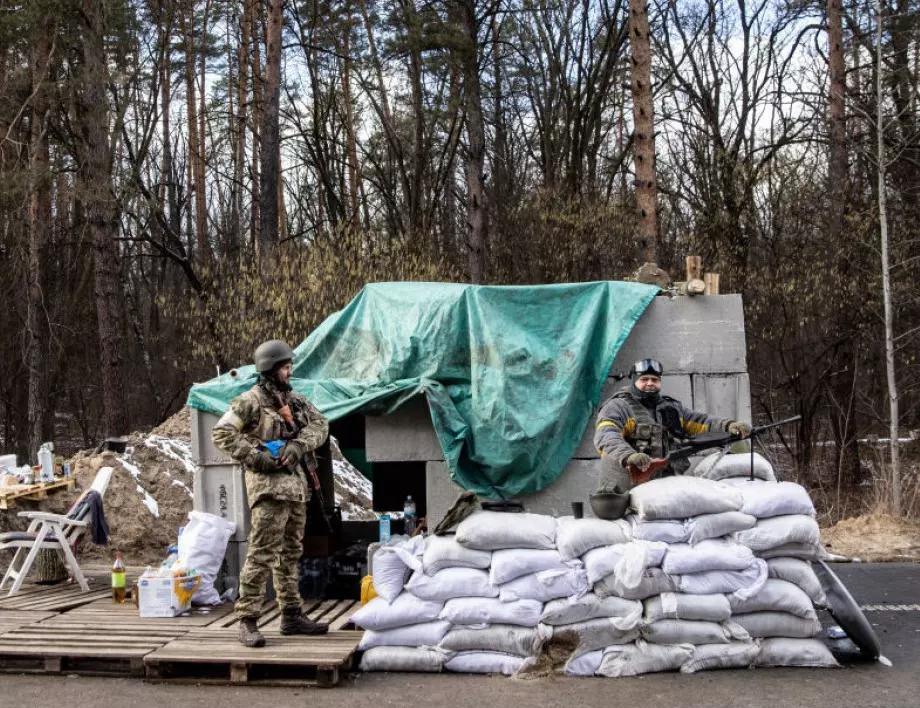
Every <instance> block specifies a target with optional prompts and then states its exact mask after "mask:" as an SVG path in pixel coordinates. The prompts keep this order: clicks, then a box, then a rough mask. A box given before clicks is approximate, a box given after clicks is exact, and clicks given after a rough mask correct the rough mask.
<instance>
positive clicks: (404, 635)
mask: <svg viewBox="0 0 920 708" xmlns="http://www.w3.org/2000/svg"><path fill="white" fill-rule="evenodd" d="M448 629H450V622H444V621H442V620H436V621H434V622H423V623H422V624H411V625H409V626H408V627H396V628H395V629H384V630H381V631H379V632H375V631H373V630H370V629H369V630H367V631H366V632H365V633H364V634H363V635H361V643H360V644H358V650H359V651H365V650H367V649H372V648H373V647H433V646H437V645H438V643H439V642H440V641H441V640H442V639H443V638H444V635H445V634H447V630H448Z"/></svg>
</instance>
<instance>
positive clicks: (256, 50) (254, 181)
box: [246, 0, 263, 247]
mask: <svg viewBox="0 0 920 708" xmlns="http://www.w3.org/2000/svg"><path fill="white" fill-rule="evenodd" d="M262 7H263V5H262V0H247V2H246V8H247V10H248V11H249V29H250V32H251V33H252V34H251V35H250V44H249V48H250V51H251V53H252V55H251V56H252V156H251V158H250V172H251V175H250V186H251V190H250V191H251V195H252V196H251V200H250V201H251V204H252V207H251V208H252V214H251V216H250V230H251V232H252V234H251V236H252V244H253V246H254V247H258V244H259V243H260V242H261V239H262V219H261V210H260V209H259V195H260V193H261V186H260V185H261V183H262V178H261V175H260V173H259V154H260V151H261V147H260V146H261V144H262V79H263V76H262V50H261V46H262V40H261V39H260V38H259V35H260V32H259V28H260V27H261V25H262V21H261V20H262V12H261V10H262Z"/></svg>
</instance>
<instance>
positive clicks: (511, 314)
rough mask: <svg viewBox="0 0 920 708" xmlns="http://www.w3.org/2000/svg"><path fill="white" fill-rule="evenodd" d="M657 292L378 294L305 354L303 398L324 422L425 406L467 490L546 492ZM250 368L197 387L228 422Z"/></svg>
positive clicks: (198, 397)
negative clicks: (416, 402) (419, 400)
mask: <svg viewBox="0 0 920 708" xmlns="http://www.w3.org/2000/svg"><path fill="white" fill-rule="evenodd" d="M657 291H658V289H657V288H655V287H653V286H650V285H640V284H637V283H621V282H596V283H578V284H570V285H541V286H520V287H503V286H473V285H460V284H450V283H375V284H372V285H368V286H367V287H365V288H364V289H363V290H362V291H361V293H360V294H359V295H358V296H357V297H356V298H355V299H354V300H353V301H352V302H351V303H350V304H349V305H348V306H347V307H346V308H345V309H344V310H342V311H341V312H337V313H335V314H334V315H331V316H330V317H329V318H327V319H326V320H325V321H324V322H323V323H322V324H321V325H320V326H319V327H317V329H316V330H315V331H314V332H313V333H312V334H310V336H309V337H307V339H306V340H305V341H304V342H303V343H302V344H301V345H300V346H298V347H297V349H296V350H295V359H294V378H293V379H292V381H291V384H292V385H293V387H294V388H295V389H296V390H297V391H300V392H301V393H303V394H304V395H305V396H306V397H307V398H309V399H310V400H311V401H312V402H313V403H314V404H315V405H316V406H317V407H318V408H319V409H320V410H321V411H322V412H323V413H324V414H325V415H326V416H327V417H329V418H330V419H331V420H336V419H338V418H341V417H343V416H346V415H349V414H350V413H355V412H361V413H364V414H367V415H382V414H386V413H391V412H393V411H394V410H396V409H397V408H398V407H399V406H400V405H402V404H403V403H405V402H406V401H407V400H409V399H410V398H412V397H413V396H416V395H419V394H424V395H425V396H426V398H427V400H428V405H429V409H430V411H431V419H432V422H433V423H434V429H435V431H436V432H437V435H438V439H439V441H440V443H441V447H442V448H443V450H444V459H445V460H446V461H447V464H448V466H449V468H450V472H451V475H452V476H453V478H454V480H455V481H456V482H457V483H458V484H460V485H461V486H462V487H464V488H466V489H472V490H475V491H476V492H477V493H479V494H482V495H486V496H491V497H493V498H494V497H497V496H504V497H506V498H507V497H514V496H518V495H526V494H531V493H534V492H537V491H539V490H541V489H543V488H545V487H546V486H548V485H549V484H551V483H552V482H553V481H554V480H555V479H556V478H557V477H558V476H559V474H560V473H561V472H562V470H563V468H564V467H565V465H566V463H567V462H568V460H569V458H570V457H571V456H572V454H573V453H574V451H575V449H576V447H577V446H578V443H579V440H580V438H581V436H582V434H583V432H584V430H585V427H586V426H587V425H588V422H589V419H590V418H591V415H592V414H593V411H594V408H595V407H596V406H597V404H598V399H599V397H600V395H601V389H602V387H603V384H604V379H605V378H606V377H607V373H608V372H609V371H610V367H611V366H612V364H613V359H614V356H615V355H616V353H617V351H618V350H619V348H620V346H621V345H622V343H623V342H624V340H625V339H626V336H627V335H628V334H629V332H630V330H631V329H632V326H633V324H634V323H635V322H636V320H637V319H638V318H639V316H640V315H641V314H642V312H643V311H644V310H645V308H646V306H647V305H648V304H649V302H651V300H652V298H653V297H654V296H655V293H656V292H657ZM255 378H256V374H255V371H254V369H253V367H252V366H245V367H242V368H241V369H239V375H238V376H237V378H231V377H230V376H229V375H226V374H225V375H223V376H221V377H219V378H216V379H213V380H211V381H209V382H207V383H203V384H198V385H196V386H194V387H192V390H191V392H190V393H189V398H188V405H190V406H193V407H194V408H199V409H201V410H205V411H210V412H212V413H215V414H217V415H221V414H222V413H223V412H224V411H225V410H226V409H227V406H228V404H229V403H230V401H231V400H232V399H233V398H234V397H235V396H237V395H239V394H240V393H242V392H243V391H245V390H246V389H248V388H250V387H251V386H252V385H253V383H254V382H255Z"/></svg>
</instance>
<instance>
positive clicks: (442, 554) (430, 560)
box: [374, 536, 492, 575]
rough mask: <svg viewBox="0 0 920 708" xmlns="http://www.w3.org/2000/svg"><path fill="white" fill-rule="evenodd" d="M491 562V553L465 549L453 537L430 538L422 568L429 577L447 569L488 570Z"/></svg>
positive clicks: (423, 556)
mask: <svg viewBox="0 0 920 708" xmlns="http://www.w3.org/2000/svg"><path fill="white" fill-rule="evenodd" d="M491 562H492V554H491V553H490V552H489V551H477V550H474V549H472V548H465V547H463V546H461V545H460V544H459V543H457V540H456V538H454V537H453V536H430V537H429V538H428V542H427V544H426V545H425V553H424V554H423V555H422V566H423V567H424V569H425V572H426V573H428V575H434V574H435V573H437V572H438V571H439V570H444V569H445V568H488V567H489V564H490V563H491ZM374 572H376V570H375V571H374Z"/></svg>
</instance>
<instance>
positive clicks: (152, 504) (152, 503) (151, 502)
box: [137, 484, 160, 518]
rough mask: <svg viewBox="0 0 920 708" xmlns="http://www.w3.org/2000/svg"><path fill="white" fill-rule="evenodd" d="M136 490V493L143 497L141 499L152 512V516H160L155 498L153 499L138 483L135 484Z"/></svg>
mask: <svg viewBox="0 0 920 708" xmlns="http://www.w3.org/2000/svg"><path fill="white" fill-rule="evenodd" d="M137 491H138V494H140V495H141V496H143V497H144V499H143V501H144V506H146V507H147V509H149V510H150V513H151V514H153V515H154V517H156V518H159V516H160V506H159V504H157V500H156V499H154V498H153V497H152V496H150V492H148V491H147V490H146V489H144V488H143V487H142V486H141V485H139V484H138V485H137Z"/></svg>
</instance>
